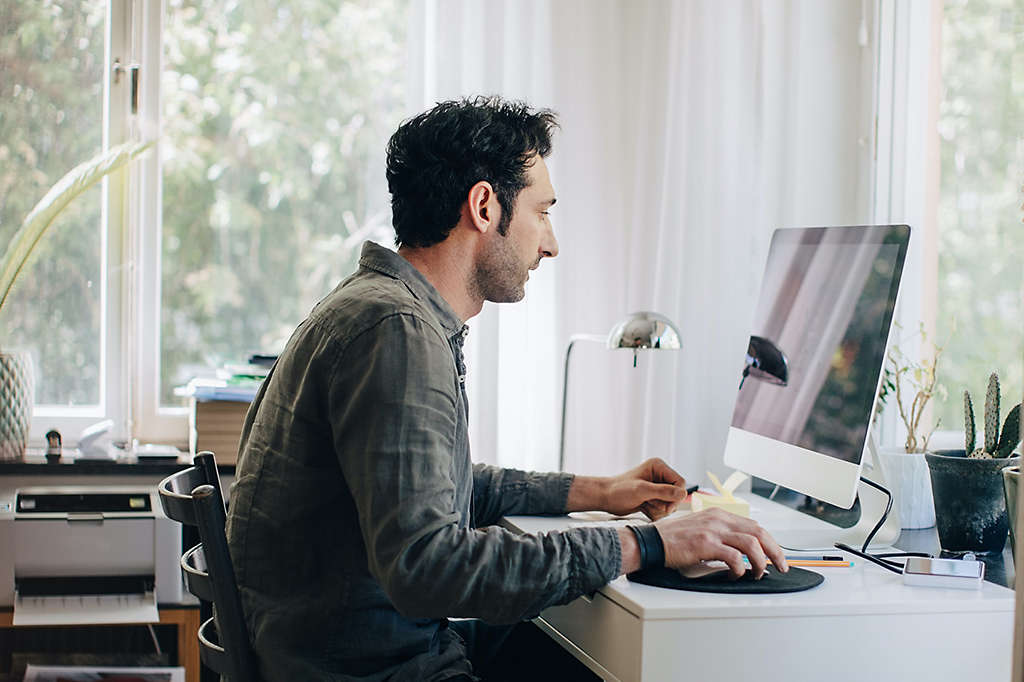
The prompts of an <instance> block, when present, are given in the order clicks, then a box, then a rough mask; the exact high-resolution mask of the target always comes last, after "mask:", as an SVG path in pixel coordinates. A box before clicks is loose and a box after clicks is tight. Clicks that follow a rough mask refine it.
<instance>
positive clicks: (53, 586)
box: [0, 485, 182, 626]
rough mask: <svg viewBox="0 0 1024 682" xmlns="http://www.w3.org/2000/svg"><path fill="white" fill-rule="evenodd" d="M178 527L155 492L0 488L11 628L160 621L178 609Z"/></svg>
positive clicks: (1, 557)
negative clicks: (171, 606)
mask: <svg viewBox="0 0 1024 682" xmlns="http://www.w3.org/2000/svg"><path fill="white" fill-rule="evenodd" d="M180 557H181V526H180V525H179V524H178V523H176V522H174V521H171V520H170V519H168V518H167V517H166V516H164V514H163V510H162V509H161V507H160V501H159V500H158V499H157V493H156V490H155V488H153V487H151V486H117V485H111V486H55V487H43V486H39V487H22V488H13V489H7V488H0V606H13V607H14V616H13V621H14V625H15V626H18V625H72V624H93V625H94V624H103V623H148V622H157V621H158V620H159V614H158V613H157V603H158V602H161V603H180V602H181V601H182V579H181V569H180V568H179V559H180Z"/></svg>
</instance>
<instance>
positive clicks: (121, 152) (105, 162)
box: [0, 142, 153, 312]
mask: <svg viewBox="0 0 1024 682" xmlns="http://www.w3.org/2000/svg"><path fill="white" fill-rule="evenodd" d="M152 145H153V142H126V143H124V144H121V145H118V146H116V147H111V148H110V149H108V150H107V151H105V152H102V153H100V154H97V155H96V156H94V157H93V158H91V159H89V160H88V161H86V162H84V163H81V164H79V165H77V166H75V167H74V168H72V169H71V170H70V171H68V172H67V173H66V174H65V175H64V177H62V178H61V179H60V180H58V181H57V183H56V184H54V185H53V187H51V188H50V191H49V192H47V193H46V194H45V195H44V196H43V198H42V199H40V200H39V202H38V203H37V204H36V205H35V207H34V208H33V209H32V210H31V211H29V214H28V216H26V218H25V221H24V222H23V223H22V224H21V227H20V228H18V231H17V232H16V233H15V234H14V237H13V238H12V239H11V241H10V243H9V244H8V245H7V248H6V249H5V250H4V253H3V257H2V258H0V312H2V311H3V307H4V304H5V303H6V302H7V298H8V296H9V295H10V293H11V291H12V290H13V289H14V285H15V283H16V282H17V280H18V276H19V275H21V273H22V271H23V270H24V269H25V266H26V264H27V263H28V261H29V257H30V256H31V255H32V251H33V250H34V249H35V247H36V245H37V244H39V241H40V240H41V239H42V238H43V235H44V234H46V231H47V230H48V229H49V228H50V226H51V225H52V224H53V223H54V221H55V220H56V219H57V216H59V215H60V214H61V213H62V212H63V211H64V209H65V208H67V206H68V205H69V204H70V203H71V202H72V201H74V199H75V198H76V197H78V196H79V195H80V194H82V193H83V192H85V191H86V190H88V189H90V188H92V187H93V186H95V185H96V184H97V183H98V182H100V181H101V180H102V179H103V178H105V177H106V176H108V175H110V174H111V173H113V172H114V171H117V170H119V169H120V168H122V167H124V166H125V165H127V164H128V163H129V162H130V161H131V160H132V159H134V158H136V157H138V156H139V155H140V154H142V153H143V152H144V151H146V150H147V149H149V148H150V147H151V146H152Z"/></svg>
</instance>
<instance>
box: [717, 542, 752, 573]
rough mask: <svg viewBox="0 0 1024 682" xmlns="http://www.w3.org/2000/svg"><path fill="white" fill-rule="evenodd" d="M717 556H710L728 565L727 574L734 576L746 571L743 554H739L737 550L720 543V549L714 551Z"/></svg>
mask: <svg viewBox="0 0 1024 682" xmlns="http://www.w3.org/2000/svg"><path fill="white" fill-rule="evenodd" d="M716 554H718V556H716V557H712V558H714V559H718V560H720V561H724V562H725V563H726V564H728V566H729V574H730V575H732V577H734V578H739V577H741V576H742V575H743V574H744V573H746V572H747V565H746V564H745V563H744V562H743V555H742V554H740V552H739V550H736V549H733V548H732V547H727V546H725V545H722V548H721V550H720V551H718V552H716Z"/></svg>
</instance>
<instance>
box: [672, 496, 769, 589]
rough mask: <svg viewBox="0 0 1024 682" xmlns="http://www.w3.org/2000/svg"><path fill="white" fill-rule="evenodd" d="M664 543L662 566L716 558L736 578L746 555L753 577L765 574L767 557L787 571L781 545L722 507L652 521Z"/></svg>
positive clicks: (758, 528)
mask: <svg viewBox="0 0 1024 682" xmlns="http://www.w3.org/2000/svg"><path fill="white" fill-rule="evenodd" d="M654 525H655V527H656V528H657V529H658V532H659V533H660V534H661V541H662V543H663V544H664V545H665V565H666V566H668V567H669V568H685V567H686V566H692V565H694V564H697V563H700V562H701V561H711V560H718V561H724V562H725V563H726V564H728V565H729V572H730V573H732V575H734V576H735V577H737V578H738V577H739V576H741V575H743V573H744V571H746V568H747V567H746V565H745V564H744V563H743V555H744V554H745V555H746V556H747V558H748V559H749V560H750V567H751V568H752V569H753V571H754V576H755V577H756V578H760V577H761V576H762V575H764V569H765V566H766V565H767V560H768V559H771V561H772V563H773V564H775V568H777V569H778V570H780V571H782V572H783V573H785V572H786V571H788V570H789V565H788V564H786V557H785V555H784V554H783V553H782V548H781V547H779V545H778V543H776V542H775V540H774V539H773V538H772V536H771V535H769V534H768V532H767V531H766V530H765V529H764V528H761V526H759V525H758V524H757V523H756V522H754V521H752V520H750V519H748V518H746V517H743V516H738V515H736V514H731V513H729V512H727V511H722V510H721V509H714V508H713V509H708V510H705V511H702V512H697V513H696V514H689V515H687V516H681V517H673V518H671V519H663V520H661V521H658V522H657V523H655V524H654Z"/></svg>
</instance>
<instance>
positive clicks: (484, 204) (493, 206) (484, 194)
mask: <svg viewBox="0 0 1024 682" xmlns="http://www.w3.org/2000/svg"><path fill="white" fill-rule="evenodd" d="M466 210H467V212H468V213H469V219H470V222H471V223H472V224H473V227H475V228H476V229H477V230H479V231H480V232H487V230H489V229H490V228H491V227H492V226H496V225H497V224H498V219H499V217H500V216H499V212H500V211H501V208H500V206H499V205H498V197H497V195H496V194H495V193H494V188H493V187H491V183H489V182H487V181H486V180H481V181H480V182H478V183H476V184H475V185H473V186H472V187H470V188H469V197H468V198H467V200H466Z"/></svg>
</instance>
